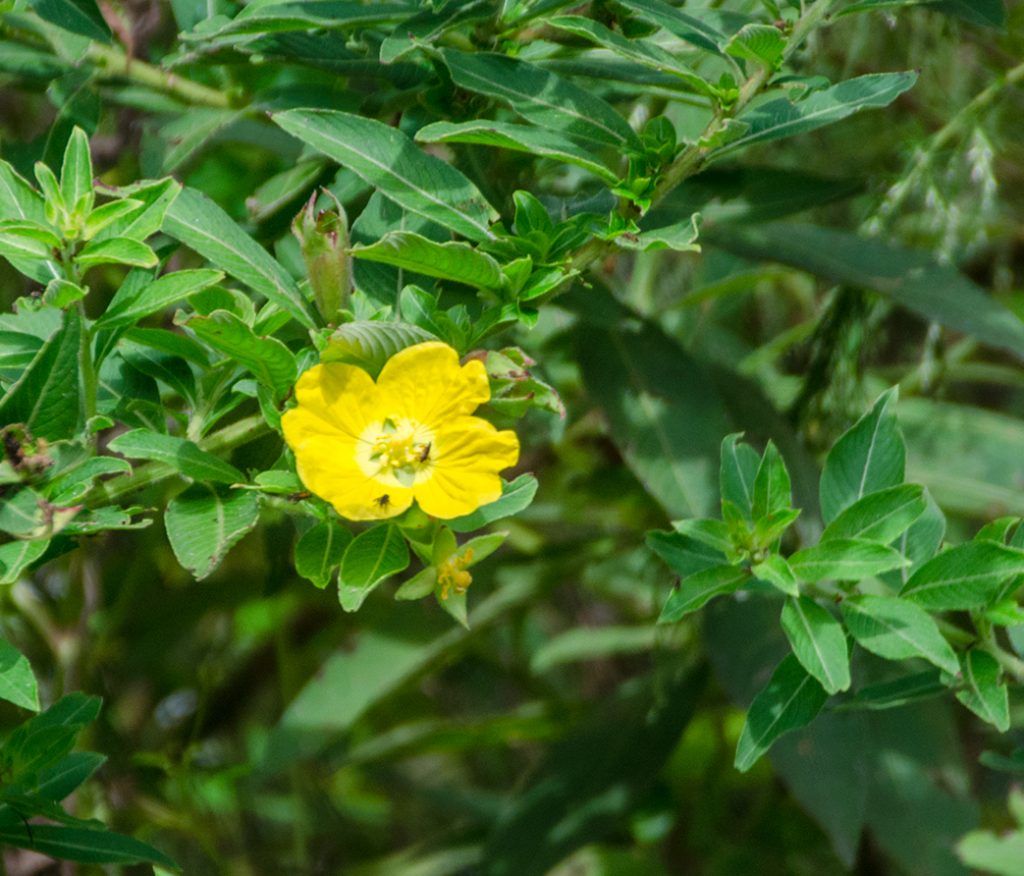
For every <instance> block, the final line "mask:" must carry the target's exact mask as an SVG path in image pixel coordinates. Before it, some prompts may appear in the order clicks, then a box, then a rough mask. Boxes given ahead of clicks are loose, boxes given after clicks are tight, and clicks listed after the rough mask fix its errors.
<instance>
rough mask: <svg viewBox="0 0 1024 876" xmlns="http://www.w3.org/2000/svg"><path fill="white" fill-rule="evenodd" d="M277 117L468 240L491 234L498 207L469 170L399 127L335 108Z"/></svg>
mask: <svg viewBox="0 0 1024 876" xmlns="http://www.w3.org/2000/svg"><path fill="white" fill-rule="evenodd" d="M273 119H274V121H275V122H276V123H277V124H278V125H280V126H281V127H282V128H283V129H284V130H285V131H287V132H288V133H289V134H292V135H293V136H295V137H298V138H299V139H300V140H302V141H303V142H304V143H308V144H309V145H310V146H312V147H313V148H314V149H317V150H318V151H320V152H322V153H323V154H324V155H327V156H328V157H329V158H333V159H334V160H335V161H337V162H338V163H339V164H341V165H342V166H343V167H347V168H348V169H349V170H352V171H353V172H355V173H356V174H358V175H359V176H360V177H362V178H363V179H364V180H366V182H368V183H369V184H370V185H372V186H375V187H376V188H379V189H380V190H381V192H382V193H383V194H384V195H386V196H387V197H388V198H390V199H391V200H392V201H394V202H395V203H397V204H399V205H401V206H402V207H404V208H405V209H406V210H409V211H411V212H413V213H417V214H418V215H421V216H425V217H426V218H427V219H431V220H433V221H434V222H437V223H438V224H440V225H443V226H444V227H445V228H450V229H452V230H453V231H456V232H458V233H459V234H462V235H463V236H465V237H468V238H469V239H470V240H475V241H483V240H492V239H493V238H494V234H493V233H492V232H491V230H490V228H489V227H488V226H489V224H490V223H491V221H493V220H494V219H497V218H498V216H497V213H496V212H495V211H494V208H493V207H491V205H490V204H488V203H487V201H486V200H485V199H484V197H483V195H481V194H480V192H479V191H478V190H477V188H476V186H474V185H473V183H471V182H470V181H469V180H468V179H467V178H466V177H465V176H463V175H462V174H461V173H460V172H459V171H458V170H456V169H455V168H454V167H452V166H451V165H449V164H446V163H445V162H443V161H442V160H441V159H440V158H435V157H434V156H433V155H428V154H427V153H425V152H423V151H422V150H420V149H419V148H418V147H417V146H416V144H415V143H413V141H412V140H410V139H409V138H408V137H406V136H405V134H403V133H402V132H401V131H399V130H397V129H395V128H392V127H390V126H389V125H385V124H383V123H382V122H378V121H376V120H374V119H367V118H363V117H361V116H355V115H351V114H349V113H343V112H338V111H335V110H312V109H310V110H287V111H285V112H281V113H276V114H275V115H274V116H273Z"/></svg>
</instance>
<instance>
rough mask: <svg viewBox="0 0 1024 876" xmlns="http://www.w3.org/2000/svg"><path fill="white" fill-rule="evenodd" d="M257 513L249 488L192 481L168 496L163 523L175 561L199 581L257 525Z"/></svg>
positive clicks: (254, 497) (257, 507)
mask: <svg viewBox="0 0 1024 876" xmlns="http://www.w3.org/2000/svg"><path fill="white" fill-rule="evenodd" d="M259 515H260V505H259V500H258V499H257V497H256V495H255V494H254V493H252V492H250V491H248V490H226V489H224V488H215V487H211V486H207V485H204V484H195V485H193V486H191V487H189V488H188V489H187V490H185V492H183V493H180V494H179V495H177V496H175V497H174V498H173V499H171V501H170V502H169V503H168V505H167V512H166V513H165V514H164V525H165V527H166V528H167V538H168V540H169V541H170V542H171V548H172V549H173V550H174V555H175V556H176V557H177V558H178V562H179V563H181V565H182V566H184V567H185V568H186V569H188V570H189V571H190V572H191V573H192V574H193V575H194V576H195V577H196V579H197V580H200V581H201V580H202V579H203V578H205V577H206V576H207V575H209V574H210V573H211V572H212V571H213V570H214V569H216V568H217V566H219V565H220V562H221V560H223V559H224V557H225V555H226V554H227V552H228V551H229V550H231V548H232V547H234V546H235V544H237V543H238V541H239V540H240V539H241V538H242V537H243V536H245V535H246V534H247V533H249V532H250V531H251V530H252V529H253V528H254V527H255V526H256V523H257V521H258V520H259Z"/></svg>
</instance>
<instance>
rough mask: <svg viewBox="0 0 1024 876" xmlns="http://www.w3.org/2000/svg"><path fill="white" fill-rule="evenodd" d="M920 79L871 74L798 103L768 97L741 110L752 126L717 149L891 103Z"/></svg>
mask: <svg viewBox="0 0 1024 876" xmlns="http://www.w3.org/2000/svg"><path fill="white" fill-rule="evenodd" d="M915 82H917V73H914V72H906V73H869V74H868V75H866V76H857V77H856V78H854V79H848V80H846V81H845V82H840V83H839V84H838V85H833V86H832V87H831V88H826V89H824V90H822V91H815V92H814V93H813V94H811V95H809V96H808V97H806V98H805V99H804V100H802V101H800V102H799V103H793V102H792V101H790V100H789V99H788V98H779V99H777V100H769V101H767V102H765V103H760V104H757V105H756V106H754V107H752V108H751V109H748V110H746V111H745V112H743V113H741V114H740V116H739V117H738V121H740V122H743V123H745V124H747V125H749V128H748V129H747V130H746V131H745V132H744V133H743V134H741V135H740V136H739V137H737V138H736V139H735V140H731V141H730V142H728V143H726V144H725V145H724V146H722V147H721V148H720V149H718V150H716V151H715V152H714V156H715V157H716V158H717V157H720V156H722V155H727V154H729V153H731V152H735V151H736V150H737V149H742V148H743V147H744V146H749V145H750V144H752V143H764V142H767V141H770V140H779V139H782V138H783V137H792V136H794V135H795V134H806V133H807V132H809V131H814V130H816V129H818V128H823V127H825V126H826V125H831V124H833V123H834V122H838V121H840V120H842V119H845V118H847V117H848V116H851V115H853V114H854V113H856V112H859V111H860V110H863V109H871V108H877V107H884V106H888V105H889V104H890V103H892V102H893V101H894V100H895V99H896V98H897V97H899V96H900V95H901V94H903V93H904V92H905V91H909V90H910V89H911V88H912V87H913V86H914V83H915Z"/></svg>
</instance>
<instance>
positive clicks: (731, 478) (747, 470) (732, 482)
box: [718, 432, 761, 520]
mask: <svg viewBox="0 0 1024 876" xmlns="http://www.w3.org/2000/svg"><path fill="white" fill-rule="evenodd" d="M742 437H743V433H742V432H739V433H736V434H735V435H727V436H726V437H725V438H724V439H723V440H722V450H721V466H720V469H719V474H718V485H719V490H720V491H721V494H722V500H723V501H725V502H732V503H733V505H735V506H736V507H737V508H739V509H740V510H741V511H742V512H743V514H744V516H745V517H746V518H747V519H748V520H750V519H752V518H751V514H752V512H753V507H754V504H753V503H754V479H755V478H756V477H757V471H758V468H759V467H760V465H761V459H760V458H759V457H758V455H757V451H755V450H754V448H753V447H751V446H750V445H749V444H742V443H740V438H742Z"/></svg>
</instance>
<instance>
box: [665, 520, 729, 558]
mask: <svg viewBox="0 0 1024 876" xmlns="http://www.w3.org/2000/svg"><path fill="white" fill-rule="evenodd" d="M672 528H673V529H675V531H676V532H681V533H682V534H683V535H686V536H689V537H690V538H693V539H695V540H696V541H699V542H700V543H701V544H706V545H707V546H708V547H709V548H712V549H713V550H716V551H719V552H720V553H723V554H725V553H728V552H729V551H731V550H732V539H731V538H730V536H729V527H728V526H727V525H726V524H725V523H724V522H722V521H721V520H675V521H673V523H672Z"/></svg>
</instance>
